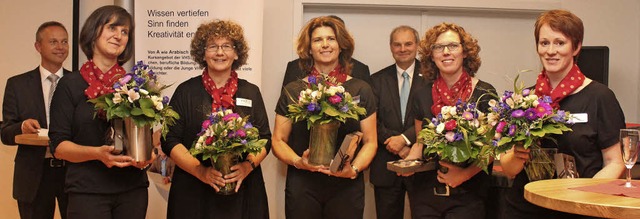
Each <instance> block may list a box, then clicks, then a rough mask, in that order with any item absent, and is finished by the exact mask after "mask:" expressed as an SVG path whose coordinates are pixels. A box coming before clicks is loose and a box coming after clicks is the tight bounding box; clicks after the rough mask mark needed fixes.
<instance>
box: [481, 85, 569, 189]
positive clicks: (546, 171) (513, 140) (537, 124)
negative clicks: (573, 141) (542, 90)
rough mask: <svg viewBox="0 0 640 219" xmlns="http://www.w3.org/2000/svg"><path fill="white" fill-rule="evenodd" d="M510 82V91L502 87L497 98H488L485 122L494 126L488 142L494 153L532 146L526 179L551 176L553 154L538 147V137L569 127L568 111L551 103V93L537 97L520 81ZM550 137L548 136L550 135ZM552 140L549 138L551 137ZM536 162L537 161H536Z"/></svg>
mask: <svg viewBox="0 0 640 219" xmlns="http://www.w3.org/2000/svg"><path fill="white" fill-rule="evenodd" d="M517 82H518V77H516V80H515V82H514V91H505V92H504V94H503V95H502V97H499V100H490V101H489V106H490V108H489V111H490V112H489V114H488V115H487V119H488V122H489V123H490V124H491V125H492V126H494V127H495V129H494V131H495V132H494V136H493V140H492V144H493V145H494V146H495V151H494V154H495V155H498V154H501V153H504V152H506V151H508V150H509V149H511V148H512V147H513V146H514V145H517V146H522V147H524V148H525V149H528V148H530V147H532V150H531V160H530V161H529V162H528V163H527V164H526V166H525V170H526V172H527V175H528V176H529V180H530V181H534V180H539V179H543V178H551V177H553V175H554V172H555V165H554V163H553V159H554V158H553V155H551V154H550V153H545V152H544V150H540V146H539V140H540V139H541V138H548V137H549V136H550V135H551V134H562V133H563V132H567V131H571V128H569V127H567V124H569V121H570V120H569V119H570V113H569V112H566V111H564V110H555V109H553V108H552V107H551V105H550V103H551V97H549V96H542V97H539V96H537V95H536V94H534V92H533V91H531V90H530V89H526V88H524V85H523V84H521V85H520V86H518V85H517ZM550 139H551V138H550ZM551 140H553V139H551ZM537 164H540V165H537Z"/></svg>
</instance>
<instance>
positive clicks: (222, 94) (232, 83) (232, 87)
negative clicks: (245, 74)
mask: <svg viewBox="0 0 640 219" xmlns="http://www.w3.org/2000/svg"><path fill="white" fill-rule="evenodd" d="M202 84H203V85H204V89H205V90H207V93H209V95H211V98H212V99H213V100H212V101H211V112H215V111H217V110H218V108H220V107H224V108H225V109H233V108H234V107H235V104H234V102H233V96H234V95H235V94H236V91H238V73H236V71H233V70H231V75H230V77H229V79H227V82H226V83H225V84H224V86H223V87H221V88H218V87H216V83H214V82H213V79H211V76H209V72H208V71H207V69H206V68H205V69H204V71H203V72H202Z"/></svg>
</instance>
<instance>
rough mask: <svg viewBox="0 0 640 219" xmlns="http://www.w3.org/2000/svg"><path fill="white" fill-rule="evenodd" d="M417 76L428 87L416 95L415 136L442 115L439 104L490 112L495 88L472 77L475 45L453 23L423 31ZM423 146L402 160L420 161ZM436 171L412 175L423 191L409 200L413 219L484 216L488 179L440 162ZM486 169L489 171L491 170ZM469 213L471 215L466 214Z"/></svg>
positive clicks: (476, 170) (474, 170) (473, 168)
mask: <svg viewBox="0 0 640 219" xmlns="http://www.w3.org/2000/svg"><path fill="white" fill-rule="evenodd" d="M418 52H419V53H420V56H421V60H420V64H421V67H422V68H421V72H422V75H423V77H425V78H426V79H427V80H428V81H430V83H429V84H428V85H427V86H424V87H422V88H421V90H420V91H419V92H418V93H421V94H423V95H416V96H414V97H415V99H414V106H413V107H414V112H416V118H415V119H416V120H415V127H416V132H419V131H420V130H421V129H422V125H423V124H424V123H423V121H425V120H430V119H431V118H433V117H434V116H435V115H438V114H439V113H440V109H441V108H442V107H443V106H455V105H456V102H458V101H463V102H476V101H477V100H478V99H479V98H481V100H480V101H479V105H478V106H477V107H478V109H481V110H482V109H484V110H486V109H488V101H489V98H490V96H491V95H484V96H483V94H485V93H494V94H495V93H496V91H495V88H494V87H493V86H492V85H491V84H489V83H487V82H484V81H481V80H478V79H477V78H475V77H474V76H475V74H476V72H477V71H478V68H480V64H481V61H480V56H479V55H478V53H479V52H480V46H478V41H477V40H476V39H475V38H473V37H472V36H471V34H469V33H467V32H466V31H465V30H464V28H462V27H460V26H458V25H457V24H453V23H441V24H438V25H436V26H434V27H432V28H431V29H429V30H427V32H426V33H425V36H424V38H423V39H422V41H421V42H420V48H419V49H418ZM422 149H423V145H422V144H419V143H418V144H415V145H414V146H413V147H412V148H411V152H410V154H409V156H407V158H406V159H415V158H421V157H422V156H423V155H422V151H423V150H422ZM438 165H439V166H440V167H439V168H437V169H438V170H437V171H427V172H424V173H419V174H416V175H415V176H414V182H415V186H416V188H414V191H416V192H418V193H423V194H419V195H416V197H421V198H418V199H415V200H414V199H412V200H411V202H412V206H416V207H415V208H412V210H413V209H417V210H416V211H415V212H412V214H413V217H414V218H427V217H429V218H430V217H435V218H483V217H484V214H485V204H484V203H485V198H486V196H487V189H488V186H489V179H490V178H489V175H488V174H487V173H485V172H483V171H481V170H482V169H481V168H479V167H477V166H475V165H469V164H452V163H448V162H445V161H439V162H438ZM489 169H491V168H490V167H489ZM470 212H473V214H470Z"/></svg>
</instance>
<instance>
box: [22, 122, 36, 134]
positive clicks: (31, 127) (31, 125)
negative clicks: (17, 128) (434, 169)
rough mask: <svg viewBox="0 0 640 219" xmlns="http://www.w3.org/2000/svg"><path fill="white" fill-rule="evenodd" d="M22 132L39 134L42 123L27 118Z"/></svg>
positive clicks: (23, 123)
mask: <svg viewBox="0 0 640 219" xmlns="http://www.w3.org/2000/svg"><path fill="white" fill-rule="evenodd" d="M21 129H22V134H37V133H38V129H40V123H38V120H35V119H27V120H24V121H22V126H21Z"/></svg>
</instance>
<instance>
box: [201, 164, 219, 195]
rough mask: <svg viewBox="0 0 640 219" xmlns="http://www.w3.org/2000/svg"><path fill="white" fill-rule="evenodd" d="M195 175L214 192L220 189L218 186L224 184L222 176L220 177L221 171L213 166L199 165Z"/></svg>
mask: <svg viewBox="0 0 640 219" xmlns="http://www.w3.org/2000/svg"><path fill="white" fill-rule="evenodd" d="M197 177H198V179H199V180H200V181H202V182H203V183H205V184H207V185H210V186H211V187H213V189H215V190H216V192H218V191H220V187H223V186H224V177H222V173H220V171H217V170H216V169H215V168H213V167H205V166H202V165H199V166H198V167H197Z"/></svg>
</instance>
